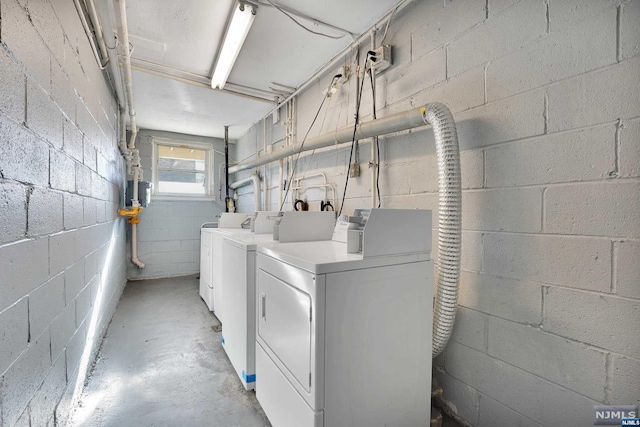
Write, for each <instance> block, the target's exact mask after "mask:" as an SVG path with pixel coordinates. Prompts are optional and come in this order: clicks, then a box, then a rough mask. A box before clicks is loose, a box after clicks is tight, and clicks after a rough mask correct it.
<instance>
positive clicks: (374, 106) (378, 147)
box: [369, 72, 382, 207]
mask: <svg viewBox="0 0 640 427" xmlns="http://www.w3.org/2000/svg"><path fill="white" fill-rule="evenodd" d="M369 80H370V81H371V96H372V97H373V120H375V119H377V117H376V89H375V87H374V85H373V73H371V72H369ZM374 140H375V141H376V152H377V158H378V164H377V165H376V190H377V192H378V207H380V206H382V199H380V144H379V143H378V138H377V137H374ZM371 160H372V161H373V159H371Z"/></svg>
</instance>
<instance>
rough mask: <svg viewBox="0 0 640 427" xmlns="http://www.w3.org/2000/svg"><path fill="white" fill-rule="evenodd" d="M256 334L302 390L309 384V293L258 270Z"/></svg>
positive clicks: (308, 386)
mask: <svg viewBox="0 0 640 427" xmlns="http://www.w3.org/2000/svg"><path fill="white" fill-rule="evenodd" d="M257 282H258V288H257V291H258V292H257V293H258V334H259V335H260V338H262V340H263V342H264V344H265V345H266V346H267V347H268V348H269V349H270V350H271V351H272V353H273V354H274V355H275V357H276V358H278V359H279V360H280V362H282V364H283V365H284V367H285V368H286V369H287V370H288V371H289V372H290V373H291V375H292V376H293V377H294V378H295V381H296V382H297V383H298V385H299V386H300V387H302V388H303V389H304V390H305V391H307V392H309V391H310V388H311V334H312V329H311V326H312V325H311V314H312V312H311V296H310V295H309V294H307V293H305V292H303V291H301V290H300V289H298V288H296V287H294V286H292V285H291V284H289V283H287V282H286V281H284V280H281V279H280V278H278V277H275V276H273V275H272V274H270V273H268V272H266V271H264V270H259V271H258V280H257Z"/></svg>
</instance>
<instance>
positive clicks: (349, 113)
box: [232, 0, 640, 426]
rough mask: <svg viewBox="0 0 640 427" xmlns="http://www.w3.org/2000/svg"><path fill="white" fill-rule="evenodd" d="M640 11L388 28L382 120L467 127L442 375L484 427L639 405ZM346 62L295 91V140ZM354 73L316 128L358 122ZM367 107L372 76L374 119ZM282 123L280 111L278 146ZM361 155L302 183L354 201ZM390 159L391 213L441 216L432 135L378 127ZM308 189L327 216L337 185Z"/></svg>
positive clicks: (555, 10) (596, 6) (254, 141)
mask: <svg viewBox="0 0 640 427" xmlns="http://www.w3.org/2000/svg"><path fill="white" fill-rule="evenodd" d="M425 17H427V18H426V19H425ZM639 21H640V4H639V3H638V2H623V1H612V2H606V3H602V2H598V1H595V0H589V1H586V2H585V1H573V0H570V1H566V2H545V1H544V0H536V1H527V2H515V1H509V2H505V1H497V0H489V1H488V2H487V1H474V0H463V1H459V2H458V1H456V2H445V4H443V3H442V2H418V3H416V4H414V5H411V6H408V7H407V8H406V9H404V10H403V11H400V12H399V13H398V14H396V16H394V18H393V20H392V22H391V25H390V27H389V30H388V33H387V38H386V40H385V43H388V44H391V45H392V46H393V65H392V66H391V67H390V68H389V69H387V70H386V71H384V72H382V73H379V74H378V76H377V99H376V106H377V113H378V117H388V116H390V115H392V114H395V113H399V112H403V111H407V110H410V109H413V108H415V107H419V106H421V105H424V104H426V103H429V102H442V103H444V104H445V105H447V106H448V107H449V108H450V109H451V110H452V112H453V114H454V118H455V120H456V123H457V128H458V133H459V140H460V148H461V150H462V152H461V163H462V187H463V200H462V205H463V214H462V218H463V220H462V221H463V224H462V225H463V232H462V242H463V243H462V270H463V271H462V278H461V284H460V299H459V308H458V315H457V321H456V327H455V329H454V333H453V336H452V340H451V341H450V343H449V345H448V347H447V349H446V350H445V352H444V353H443V354H442V355H441V356H439V357H438V358H436V359H435V361H434V365H435V366H434V372H433V374H434V378H435V379H436V381H437V383H438V384H439V385H440V386H441V387H443V388H444V396H443V398H444V401H446V402H449V403H451V404H452V405H451V408H454V410H455V411H456V412H457V415H458V416H459V417H460V418H462V419H464V420H465V421H467V422H469V423H471V424H472V425H475V426H497V425H509V424H517V425H544V426H556V425H561V424H565V425H571V426H574V425H576V426H577V425H591V424H593V416H594V412H593V405H596V404H618V405H623V404H626V405H638V404H639V401H640V389H639V388H638V387H637V384H639V383H640V344H638V340H637V338H636V337H635V336H636V334H637V333H636V326H635V325H637V324H638V323H639V322H640V292H639V291H638V283H640V267H639V265H638V263H637V260H638V259H640V223H639V221H640V219H639V217H638V215H637V212H639V211H640V168H639V167H638V164H640V148H639V147H640V143H639V140H640V101H639V100H638V97H637V93H639V92H640V81H639V80H638V78H637V70H638V69H639V67H640V57H639V56H638V54H639V53H640V49H638V43H639V41H640V40H639V36H638V33H637V23H638V22H639ZM383 32H384V27H382V28H381V29H380V30H379V31H378V35H377V37H376V39H377V40H380V39H381V38H382V33H383ZM364 44H365V45H366V47H368V43H366V42H365V43H364ZM363 47H364V46H363ZM365 54H366V50H364V49H361V51H360V64H361V65H362V62H363V59H364V57H365ZM352 61H353V59H352V57H349V58H345V60H344V63H342V64H339V65H338V67H339V66H340V65H351V66H352V68H353V63H352ZM336 71H337V69H336V70H329V71H328V72H327V73H325V74H324V75H322V76H319V77H318V78H317V80H316V81H315V82H314V83H313V84H311V85H310V86H309V87H308V89H306V90H305V91H303V92H302V93H301V94H300V95H299V96H298V97H297V107H298V108H297V118H298V122H297V128H296V133H297V135H298V140H297V143H298V144H300V142H301V138H302V136H304V134H305V133H306V131H307V130H308V128H309V126H310V124H311V122H312V120H313V117H314V115H315V113H316V111H317V109H318V106H319V105H320V103H321V101H322V97H323V91H324V90H325V89H326V87H327V86H328V85H329V84H330V81H331V79H332V77H333V75H334V74H335V72H336ZM355 84H356V83H355V78H353V77H352V78H351V79H350V80H349V82H348V83H347V84H346V85H344V86H340V87H339V89H338V91H337V92H336V93H335V94H334V95H333V96H332V97H331V98H329V99H327V100H326V101H325V105H324V107H323V110H322V111H321V112H320V115H319V117H318V120H317V122H316V124H315V125H314V128H313V129H312V130H311V132H310V134H309V138H313V137H315V136H318V135H324V134H327V133H331V132H334V131H335V130H336V129H339V128H341V127H344V126H347V125H352V124H353V117H354V112H355V96H354V94H355ZM371 111H372V96H371V89H370V87H369V83H368V81H367V82H365V86H364V92H363V96H362V105H361V119H362V121H367V120H371V119H372V115H371ZM285 116H286V111H285V108H284V107H283V109H282V111H281V114H280V117H281V118H282V117H285ZM263 127H264V126H263V124H262V122H260V123H257V124H256V125H255V126H254V127H252V128H251V129H250V130H249V131H248V132H247V133H246V134H245V135H244V136H243V137H242V138H240V140H239V141H238V144H237V146H236V147H235V148H236V152H235V157H236V158H237V159H240V160H242V159H245V160H248V161H251V160H252V159H256V158H257V153H258V152H259V151H261V150H262V149H263V132H265V130H263ZM284 127H285V126H284V124H283V121H281V122H279V123H276V124H273V123H272V120H271V118H270V117H269V118H268V119H267V126H266V134H267V143H268V144H270V145H273V147H272V148H271V149H270V150H271V152H272V153H276V152H278V150H280V149H281V148H280V147H281V146H283V144H284V142H283V141H282V138H283V137H284ZM360 144H361V149H360V153H359V155H360V165H361V169H362V173H361V176H360V177H357V178H351V179H350V181H349V187H348V190H347V198H346V201H345V207H344V211H345V213H349V212H351V211H352V210H353V209H354V208H357V207H369V206H370V197H371V191H375V189H372V185H371V182H370V178H369V175H370V174H369V173H368V172H367V168H368V163H369V161H370V158H369V157H370V154H369V152H370V150H369V149H368V144H369V140H362V141H360ZM349 148H350V144H345V145H341V146H338V147H329V148H323V149H318V150H316V151H315V152H306V153H303V154H302V155H301V156H300V160H299V162H298V166H297V173H296V177H299V176H302V175H304V174H308V175H311V174H314V173H318V172H324V173H325V174H326V175H327V177H328V180H329V182H331V183H334V184H335V185H336V188H337V193H338V194H339V195H340V196H341V195H342V192H343V190H344V183H345V178H346V173H347V170H348V165H347V162H348V159H349ZM259 154H260V155H261V156H262V153H259ZM278 166H279V163H278V162H273V163H270V164H268V165H266V166H262V167H260V173H261V175H263V176H261V178H262V179H263V187H265V188H267V190H266V194H264V195H263V203H265V209H271V210H276V209H278V208H279V206H278V191H279V186H280V185H281V184H282V183H280V182H279V179H278ZM380 167H381V170H380V190H381V196H382V207H385V208H424V209H431V210H433V212H434V218H435V217H436V215H437V209H438V194H437V192H438V180H437V163H436V154H435V146H434V140H433V133H432V131H431V129H429V128H427V127H419V128H416V129H414V130H411V131H404V132H400V133H396V134H391V135H387V136H384V137H381V138H380ZM253 170H255V169H249V170H245V171H240V172H238V173H236V174H235V176H233V177H232V180H239V179H242V178H246V177H248V176H249V175H250V174H251V173H252V171H253ZM286 171H289V175H287V179H288V178H290V168H287V162H286V161H285V172H286ZM285 175H286V174H285ZM318 182H320V181H318ZM305 183H306V184H311V183H312V180H308V181H305ZM238 193H239V200H238V208H239V210H240V211H251V210H253V207H252V203H253V202H252V199H253V197H252V194H251V188H250V187H244V188H241V189H239V191H238ZM290 196H291V194H289V197H288V198H287V200H286V202H285V207H284V209H285V210H291V209H292V206H291V200H290ZM303 196H304V197H306V198H307V199H308V201H309V202H310V208H311V209H312V210H319V209H320V207H319V206H320V202H321V201H322V199H323V198H324V189H323V188H309V189H306V190H305V192H304V194H303ZM434 224H435V222H434ZM433 236H434V239H435V236H437V233H435V232H434V233H433ZM432 249H433V256H434V257H436V259H437V246H436V245H435V241H434V244H433V245H432Z"/></svg>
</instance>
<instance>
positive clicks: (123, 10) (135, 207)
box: [114, 0, 145, 268]
mask: <svg viewBox="0 0 640 427" xmlns="http://www.w3.org/2000/svg"><path fill="white" fill-rule="evenodd" d="M114 1H115V3H116V7H115V13H116V21H117V32H118V47H119V48H120V53H119V54H118V65H119V66H120V68H121V69H122V74H123V77H124V86H125V87H124V90H125V95H126V98H127V108H128V109H129V122H130V123H129V124H130V127H131V135H130V139H129V144H128V146H127V147H126V152H125V158H126V159H127V166H128V168H127V169H128V173H129V174H130V175H133V198H132V200H131V208H130V209H120V215H123V216H128V217H129V224H131V262H133V263H134V264H135V265H137V266H138V267H139V268H144V267H145V264H144V263H143V262H142V261H140V259H139V258H138V224H139V223H140V218H138V214H139V213H140V212H142V207H141V206H140V201H139V200H138V183H139V182H140V179H141V178H142V176H141V175H142V168H141V167H140V153H139V152H138V150H137V149H136V136H137V135H138V127H137V126H136V111H135V108H134V103H133V74H132V72H131V50H130V49H129V31H128V27H127V5H126V3H125V0H114ZM123 124H124V123H123Z"/></svg>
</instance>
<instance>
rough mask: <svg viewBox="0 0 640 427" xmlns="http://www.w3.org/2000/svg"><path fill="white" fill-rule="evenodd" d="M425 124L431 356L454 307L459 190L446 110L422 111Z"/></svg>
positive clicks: (446, 333)
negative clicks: (431, 195)
mask: <svg viewBox="0 0 640 427" xmlns="http://www.w3.org/2000/svg"><path fill="white" fill-rule="evenodd" d="M422 116H423V119H424V121H425V123H427V124H430V125H431V126H433V133H434V135H435V139H436V151H437V156H438V187H439V209H440V212H439V216H438V289H437V292H436V298H435V303H434V305H435V306H434V311H433V347H432V356H433V357H436V356H437V355H438V354H440V353H441V352H442V350H444V348H445V347H446V345H447V342H448V341H449V337H450V336H451V331H452V330H453V324H454V322H455V320H456V309H457V306H458V285H459V282H460V249H461V242H462V236H461V218H462V190H461V179H460V148H459V147H458V134H457V132H456V124H455V122H454V121H453V116H452V115H451V112H450V111H449V109H448V108H447V107H446V106H445V105H443V104H439V103H432V104H427V105H426V107H424V109H423V110H422Z"/></svg>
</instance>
